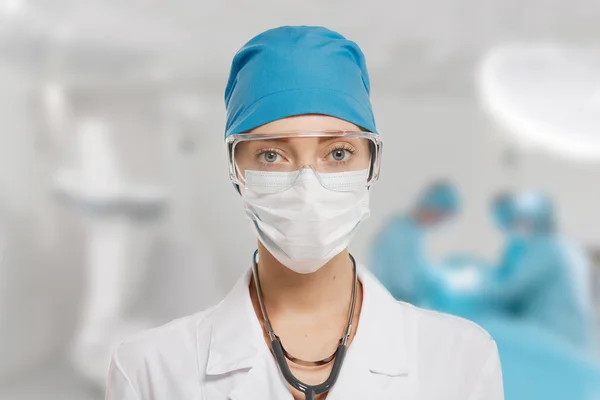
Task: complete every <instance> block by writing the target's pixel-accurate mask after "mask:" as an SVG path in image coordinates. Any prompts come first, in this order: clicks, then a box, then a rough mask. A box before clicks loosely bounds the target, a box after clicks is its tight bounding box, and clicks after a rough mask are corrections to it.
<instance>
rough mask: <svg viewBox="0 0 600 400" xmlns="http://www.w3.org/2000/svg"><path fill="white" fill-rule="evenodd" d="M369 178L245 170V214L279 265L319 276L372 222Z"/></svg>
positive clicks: (361, 173)
mask: <svg viewBox="0 0 600 400" xmlns="http://www.w3.org/2000/svg"><path fill="white" fill-rule="evenodd" d="M368 173H369V171H368V170H361V171H354V172H341V173H329V174H319V176H317V175H316V173H315V172H314V171H313V170H312V169H302V170H301V171H300V172H260V171H246V172H245V176H246V187H245V188H244V192H243V195H242V198H243V200H244V204H245V207H246V214H247V215H248V217H249V218H250V220H251V221H252V226H253V228H254V230H255V232H256V234H257V236H258V238H259V240H260V241H261V242H262V244H263V245H264V246H265V247H266V248H267V250H268V251H269V252H270V253H271V254H272V255H273V256H274V257H275V258H276V259H277V260H278V261H279V262H280V263H282V264H283V265H285V266H286V267H288V268H289V269H291V270H293V271H295V272H297V273H300V274H308V273H312V272H315V271H317V270H318V269H319V268H321V267H322V266H323V265H325V264H326V263H327V262H328V261H329V260H331V259H332V258H333V257H335V256H336V255H338V254H339V253H340V252H341V251H342V250H344V249H345V248H346V247H348V244H349V243H350V240H351V239H352V237H353V236H354V233H355V232H356V229H357V227H358V225H359V224H360V222H361V221H363V220H365V219H366V218H368V217H369V215H370V211H369V190H368V188H367V186H366V184H365V183H366V182H367V177H368ZM290 186H291V188H289V189H286V190H281V188H287V187H290Z"/></svg>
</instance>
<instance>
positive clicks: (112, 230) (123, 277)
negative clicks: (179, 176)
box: [55, 119, 166, 385]
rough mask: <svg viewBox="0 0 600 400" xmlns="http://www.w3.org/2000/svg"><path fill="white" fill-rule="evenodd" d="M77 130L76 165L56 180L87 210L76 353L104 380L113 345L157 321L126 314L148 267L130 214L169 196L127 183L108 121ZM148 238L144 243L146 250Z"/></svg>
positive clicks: (158, 207)
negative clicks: (138, 252)
mask: <svg viewBox="0 0 600 400" xmlns="http://www.w3.org/2000/svg"><path fill="white" fill-rule="evenodd" d="M76 133H77V137H76V143H77V150H76V154H77V156H78V160H77V162H76V163H75V169H74V170H65V169H63V170H60V171H59V172H58V173H57V175H56V181H55V187H56V190H57V192H58V193H59V194H60V195H62V197H63V198H64V199H65V200H67V201H68V202H69V204H71V205H72V206H74V207H76V208H78V209H80V210H81V211H82V212H83V215H84V217H85V220H86V225H87V234H88V237H87V244H86V256H85V265H84V266H85V268H86V280H85V287H86V296H85V299H84V305H83V309H82V310H81V316H82V320H81V321H80V328H79V332H78V336H77V338H76V339H75V344H74V348H73V352H72V355H71V356H72V359H73V361H74V362H75V364H76V365H77V367H78V368H79V369H80V371H81V372H82V373H83V374H84V375H85V376H86V377H88V378H89V379H91V380H92V381H94V382H97V383H98V384H99V385H101V384H103V382H104V380H105V376H106V371H107V368H108V362H109V360H110V355H111V353H112V349H113V346H114V345H116V344H118V342H119V341H120V340H122V339H123V338H124V337H125V336H126V335H128V334H131V333H134V332H135V331H139V330H142V329H147V328H150V327H152V323H151V322H145V321H133V320H131V319H130V318H128V317H127V314H126V313H127V311H128V309H127V306H129V305H130V302H131V296H132V295H134V294H136V292H137V291H136V287H139V285H140V282H142V278H143V277H144V272H145V269H147V268H146V264H145V263H144V262H143V261H142V260H136V259H135V257H132V254H131V251H132V250H134V249H135V247H134V239H135V238H134V234H135V231H134V230H133V229H132V224H131V223H130V222H129V221H128V217H131V216H135V215H139V214H140V213H143V214H144V215H145V217H146V218H149V219H156V218H158V217H159V216H160V214H161V213H162V212H163V211H164V207H165V206H166V197H165V194H164V193H162V191H161V190H160V188H157V187H155V186H141V187H139V188H136V187H135V186H134V187H131V185H127V184H126V182H125V181H124V178H123V176H122V172H121V168H120V167H119V165H118V163H117V160H116V156H115V154H114V147H113V145H112V143H111V141H112V140H114V137H111V136H112V135H111V131H110V126H109V123H108V122H107V121H102V120H100V119H84V120H82V121H80V123H79V124H78V127H77V131H76ZM138 234H139V232H138ZM149 244H150V243H144V244H143V245H142V252H147V249H145V248H146V247H147V246H148V245H149ZM141 261H142V262H141Z"/></svg>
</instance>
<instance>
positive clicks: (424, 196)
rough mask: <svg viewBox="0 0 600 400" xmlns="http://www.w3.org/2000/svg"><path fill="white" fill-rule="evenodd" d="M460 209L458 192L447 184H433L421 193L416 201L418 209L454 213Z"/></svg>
mask: <svg viewBox="0 0 600 400" xmlns="http://www.w3.org/2000/svg"><path fill="white" fill-rule="evenodd" d="M459 207H460V198H459V194H458V190H456V188H455V187H454V186H453V185H452V184H451V183H449V182H435V183H433V184H432V185H430V186H429V187H427V189H426V190H425V191H424V192H422V193H421V195H420V197H419V200H418V201H417V208H419V209H433V210H437V211H441V212H447V213H455V212H458V209H459Z"/></svg>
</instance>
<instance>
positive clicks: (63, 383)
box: [0, 360, 104, 400]
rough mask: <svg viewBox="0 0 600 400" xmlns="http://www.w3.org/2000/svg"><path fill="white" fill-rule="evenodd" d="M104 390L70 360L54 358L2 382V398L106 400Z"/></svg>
mask: <svg viewBox="0 0 600 400" xmlns="http://www.w3.org/2000/svg"><path fill="white" fill-rule="evenodd" d="M103 398H104V393H103V392H102V390H100V389H96V388H94V387H92V386H90V385H88V384H87V383H86V382H85V381H83V380H81V379H80V378H79V377H78V376H77V374H76V372H75V371H74V370H73V369H72V368H71V367H70V366H69V364H68V363H67V362H66V361H63V360H54V361H52V362H50V363H47V364H45V365H44V366H41V367H39V368H37V369H36V370H34V371H31V372H28V373H27V375H24V376H18V377H15V378H13V379H11V380H10V381H8V382H0V399H2V400H102V399H103Z"/></svg>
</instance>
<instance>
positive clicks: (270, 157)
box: [261, 151, 279, 163]
mask: <svg viewBox="0 0 600 400" xmlns="http://www.w3.org/2000/svg"><path fill="white" fill-rule="evenodd" d="M261 157H262V159H263V161H264V162H266V163H274V162H276V161H278V158H279V154H277V153H276V152H274V151H265V152H264V153H262V154H261Z"/></svg>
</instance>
